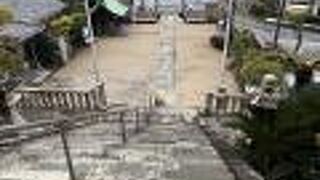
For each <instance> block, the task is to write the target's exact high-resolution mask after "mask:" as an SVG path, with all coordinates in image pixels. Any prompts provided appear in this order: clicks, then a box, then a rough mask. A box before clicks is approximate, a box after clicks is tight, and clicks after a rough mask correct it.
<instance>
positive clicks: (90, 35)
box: [84, 0, 100, 83]
mask: <svg viewBox="0 0 320 180" xmlns="http://www.w3.org/2000/svg"><path fill="white" fill-rule="evenodd" d="M84 8H85V13H86V19H87V29H86V31H87V35H86V36H87V37H85V38H86V43H88V44H89V45H90V47H91V50H92V71H93V72H92V73H93V76H94V80H95V81H96V83H98V82H100V76H99V71H98V68H97V62H96V59H97V56H96V55H97V52H96V51H97V49H96V47H95V45H94V39H95V37H94V30H93V26H92V17H91V15H92V10H91V9H90V6H89V0H84ZM93 9H95V7H94V8H93Z"/></svg>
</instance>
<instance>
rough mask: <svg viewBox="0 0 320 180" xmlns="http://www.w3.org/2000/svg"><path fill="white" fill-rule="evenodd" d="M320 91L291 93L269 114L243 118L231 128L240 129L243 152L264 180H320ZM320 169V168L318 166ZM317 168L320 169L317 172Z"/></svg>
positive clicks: (314, 88)
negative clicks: (319, 158) (274, 179)
mask: <svg viewBox="0 0 320 180" xmlns="http://www.w3.org/2000/svg"><path fill="white" fill-rule="evenodd" d="M315 97H320V88H319V87H308V88H305V89H302V90H301V91H299V92H295V93H291V94H290V96H289V98H287V99H285V100H283V101H282V102H280V104H279V107H278V109H277V110H275V111H274V112H273V113H271V114H273V115H270V112H268V111H265V113H257V114H254V115H253V116H250V117H247V116H241V117H240V118H239V119H237V120H236V121H234V122H232V123H229V124H228V125H229V126H231V127H233V128H235V129H239V130H241V131H242V132H243V133H244V134H245V136H244V137H243V138H242V139H240V140H239V147H240V150H241V151H242V152H243V153H244V156H245V157H246V158H247V159H248V161H249V162H250V163H251V164H252V165H253V166H254V167H256V168H257V169H258V170H260V171H261V172H262V174H263V175H265V177H266V178H265V179H272V178H271V177H275V176H279V175H280V174H281V175H282V177H281V178H278V179H290V180H313V177H314V179H318V178H317V177H319V174H318V175H315V174H314V173H315V172H316V171H315V170H318V172H319V162H318V164H316V162H313V159H314V158H315V157H317V156H316V155H317V152H319V147H317V144H316V139H315V135H316V133H319V132H320V111H319V109H320V100H319V98H315ZM317 166H318V167H317ZM317 168H318V169H317Z"/></svg>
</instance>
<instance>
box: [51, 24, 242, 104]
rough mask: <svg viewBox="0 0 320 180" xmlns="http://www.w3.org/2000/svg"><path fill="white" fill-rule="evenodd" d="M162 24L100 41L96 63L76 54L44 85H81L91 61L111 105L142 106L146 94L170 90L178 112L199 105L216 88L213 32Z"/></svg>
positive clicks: (218, 53)
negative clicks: (177, 106)
mask: <svg viewBox="0 0 320 180" xmlns="http://www.w3.org/2000/svg"><path fill="white" fill-rule="evenodd" d="M167 23H168V22H167V20H164V21H163V22H161V23H159V24H154V25H142V24H141V25H130V26H129V27H127V28H128V35H127V36H122V37H110V38H106V39H102V40H99V42H98V44H97V46H96V49H97V50H96V55H95V58H93V57H94V56H93V54H92V51H91V50H90V49H85V50H84V51H82V52H79V54H77V56H76V57H75V58H74V59H73V60H72V62H70V63H69V64H68V65H67V66H65V67H64V68H62V69H61V70H59V71H58V72H57V73H56V74H55V75H54V76H53V77H52V78H51V79H50V80H49V82H48V84H54V83H56V84H77V85H78V84H83V85H85V84H86V83H88V82H89V81H88V79H89V78H88V76H89V74H90V73H89V72H90V71H89V70H90V69H92V66H93V63H92V61H93V59H95V60H96V64H97V69H98V71H99V73H100V75H101V77H102V78H101V80H102V81H104V82H106V86H107V88H106V90H107V95H108V97H109V98H110V99H111V100H112V101H117V102H128V103H130V104H135V103H141V102H144V101H145V99H144V97H145V95H146V94H147V93H148V92H151V91H153V92H154V91H155V89H162V90H163V89H166V90H168V89H171V90H174V92H175V94H176V101H177V104H180V105H181V106H182V107H189V106H197V105H200V104H201V103H202V102H203V99H201V97H204V94H205V93H207V92H209V91H216V90H217V88H218V86H219V78H220V70H219V68H220V65H219V62H220V59H221V51H219V50H216V49H214V48H212V47H211V45H210V43H209V38H210V36H211V35H212V34H213V32H214V30H215V27H214V25H211V24H203V25H201V24H195V25H190V24H183V23H182V22H179V20H177V19H175V20H174V22H173V24H174V26H172V25H163V24H167ZM169 24H170V23H169ZM163 27H164V28H163ZM166 27H167V28H166ZM173 36H175V37H173ZM164 41H167V42H164ZM164 43H167V45H164ZM166 54H167V57H166ZM170 54H171V55H170ZM226 76H227V77H226V80H227V85H228V86H229V91H231V92H232V91H236V89H237V88H236V85H235V83H234V80H233V78H232V76H231V74H230V73H227V74H226ZM57 82H58V83H57ZM155 84H157V85H155ZM155 86H156V88H155Z"/></svg>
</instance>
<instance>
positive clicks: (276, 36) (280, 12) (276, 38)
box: [274, 0, 287, 48]
mask: <svg viewBox="0 0 320 180" xmlns="http://www.w3.org/2000/svg"><path fill="white" fill-rule="evenodd" d="M277 2H278V6H277V7H278V8H277V9H278V14H277V26H276V30H275V33H274V47H275V48H277V47H278V41H279V35H280V31H281V21H282V19H283V16H284V10H285V7H286V3H287V0H277Z"/></svg>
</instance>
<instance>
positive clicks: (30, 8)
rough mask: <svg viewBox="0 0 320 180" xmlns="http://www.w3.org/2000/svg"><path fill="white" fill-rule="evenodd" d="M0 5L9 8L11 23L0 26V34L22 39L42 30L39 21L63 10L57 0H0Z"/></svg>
mask: <svg viewBox="0 0 320 180" xmlns="http://www.w3.org/2000/svg"><path fill="white" fill-rule="evenodd" d="M0 5H5V6H8V7H9V8H11V10H12V12H13V14H14V19H13V23H11V24H6V25H4V26H0V36H6V37H10V38H14V39H17V40H18V41H24V40H26V39H28V38H29V37H32V36H34V35H35V34H37V33H39V32H41V31H42V30H43V27H42V24H41V21H42V20H45V19H47V18H49V17H51V16H53V15H55V14H57V13H59V12H60V11H62V10H63V8H64V7H65V5H64V4H63V3H62V2H60V1H58V0H0Z"/></svg>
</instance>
